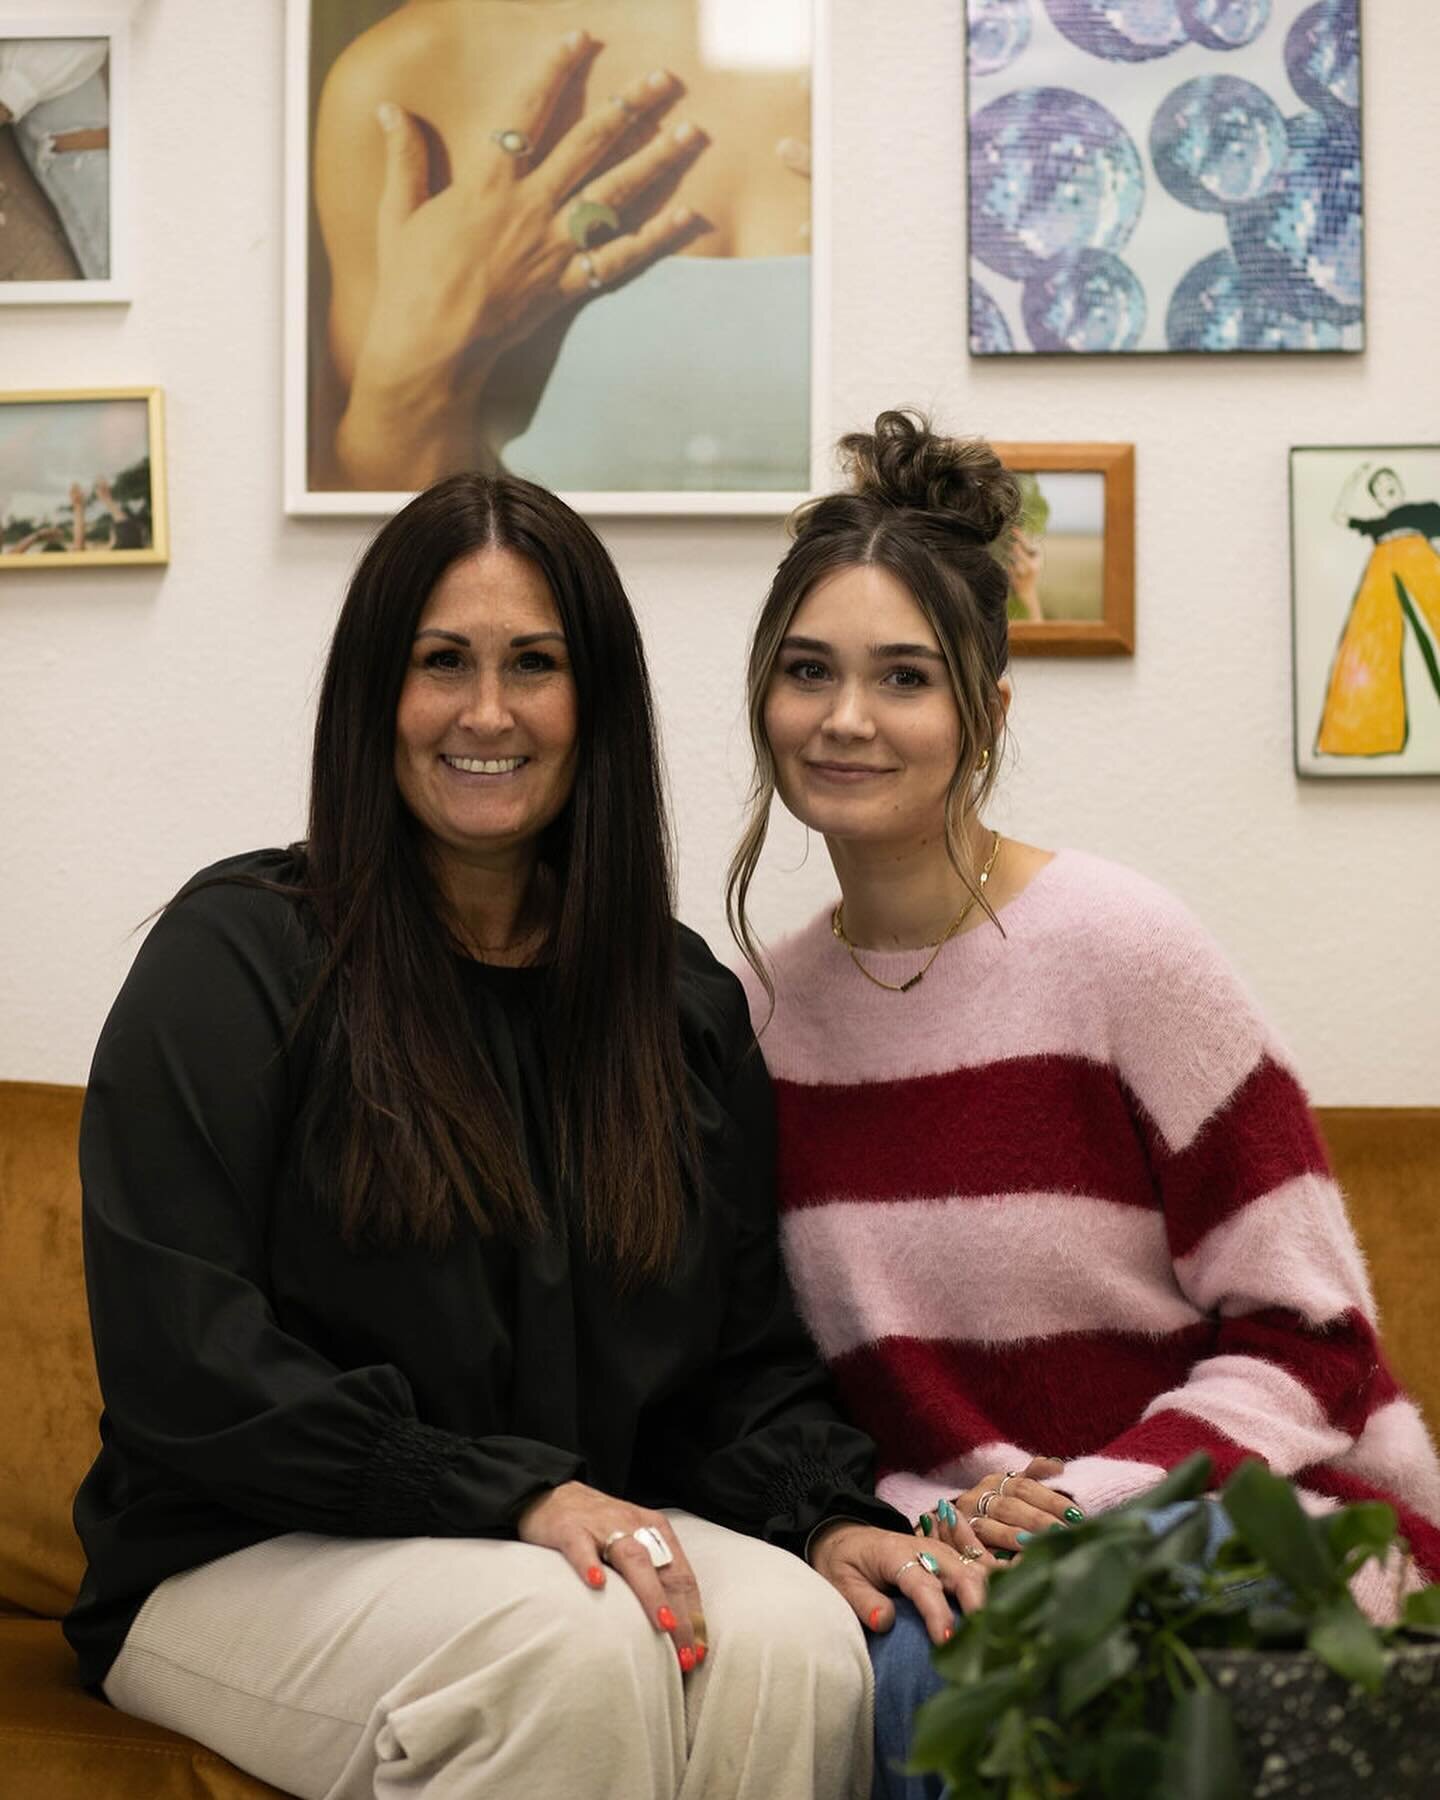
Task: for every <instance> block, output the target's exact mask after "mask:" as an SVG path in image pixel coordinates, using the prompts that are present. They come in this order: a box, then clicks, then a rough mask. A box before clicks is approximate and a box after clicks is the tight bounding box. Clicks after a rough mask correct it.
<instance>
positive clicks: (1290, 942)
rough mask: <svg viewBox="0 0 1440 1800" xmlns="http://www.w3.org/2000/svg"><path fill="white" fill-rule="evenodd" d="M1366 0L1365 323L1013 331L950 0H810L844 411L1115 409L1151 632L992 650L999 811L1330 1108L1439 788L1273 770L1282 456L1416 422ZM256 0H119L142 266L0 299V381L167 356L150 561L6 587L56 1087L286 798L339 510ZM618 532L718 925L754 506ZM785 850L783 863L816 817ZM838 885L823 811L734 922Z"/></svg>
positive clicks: (162, 367) (755, 582)
mask: <svg viewBox="0 0 1440 1800" xmlns="http://www.w3.org/2000/svg"><path fill="white" fill-rule="evenodd" d="M46 5H47V7H48V8H52V9H53V10H54V12H55V14H56V15H57V16H58V14H59V13H60V11H61V10H64V9H66V8H67V7H68V0H46ZM21 10H25V9H24V8H21ZM29 10H30V11H32V12H33V11H34V10H35V8H34V7H33V6H31V7H30V8H29ZM74 10H81V11H83V10H85V9H84V8H83V7H77V8H75V9H74ZM1364 12H1365V15H1366V16H1365V31H1366V38H1365V59H1366V66H1365V93H1366V102H1367V113H1366V119H1365V149H1366V187H1367V193H1368V199H1369V209H1370V210H1369V234H1368V256H1369V301H1370V312H1369V340H1370V346H1371V347H1370V349H1369V350H1368V351H1367V352H1366V353H1365V355H1364V356H1363V357H1360V358H1346V359H1334V360H1318V359H1316V360H1307V359H1303V358H1299V357H1296V358H1293V359H1285V358H1267V359H1246V360H1239V359H1237V360H1235V361H1226V360H1222V359H1219V358H1216V359H1214V360H1210V361H1178V360H1175V361H1172V360H1166V359H1158V360H1156V359H1141V358H1135V359H1132V360H1125V359H1118V360H1116V361H1113V362H1105V361H1098V360H1097V361H1088V362H1081V361H1077V362H1075V363H1074V364H1071V365H1057V364H1056V363H1054V362H1039V361H1037V362H1035V363H1033V364H1028V365H1027V364H1026V363H1024V362H1022V361H1005V362H989V363H972V362H970V360H969V359H968V358H967V356H966V353H965V346H964V306H963V294H964V281H963V267H964V259H963V226H964V215H963V180H962V171H963V135H962V101H961V88H960V78H959V71H960V68H961V20H962V16H963V7H962V4H961V0H903V3H899V4H887V5H883V6H882V5H879V4H876V3H875V0H836V4H835V7H834V16H835V25H834V34H835V54H834V61H835V78H836V85H835V110H836V117H837V122H838V124H839V127H840V129H839V132H838V137H839V140H840V141H839V143H838V145H837V149H836V188H837V192H838V193H839V194H841V195H843V196H844V200H843V205H842V207H841V208H840V210H839V211H838V213H837V218H836V231H835V258H834V261H835V307H834V334H833V373H832V386H833V392H834V396H835V413H834V416H835V419H836V422H837V425H838V424H841V423H843V424H847V425H848V424H852V423H854V422H858V421H862V420H865V419H867V418H869V417H871V416H873V414H874V413H875V412H876V411H877V410H878V409H879V408H880V407H882V406H884V405H888V404H894V403H896V402H900V401H906V400H915V401H919V402H921V403H923V404H927V405H931V406H933V407H935V408H936V409H937V410H938V412H939V413H940V416H941V417H942V419H943V420H944V421H945V422H947V423H948V424H950V425H952V426H954V427H962V428H964V429H967V430H978V431H983V432H987V433H989V434H991V435H994V436H1000V437H1007V438H1012V439H1045V438H1050V439H1065V438H1079V439H1083V438H1110V439H1131V440H1133V441H1134V442H1135V443H1136V445H1137V446H1138V619H1139V653H1138V655H1137V656H1136V658H1135V659H1134V660H1133V661H1115V662H1092V663H1085V662H1074V663H1065V662H1059V661H1056V662H1035V661H1031V662H1025V663H1022V664H1020V665H1019V667H1018V670H1017V688H1018V698H1017V704H1016V707H1015V712H1014V715H1013V717H1014V722H1015V726H1016V731H1017V734H1018V752H1019V754H1018V760H1017V761H1016V763H1015V764H1014V765H1013V766H1012V767H1011V769H1010V770H1009V772H1008V778H1007V782H1006V786H1005V798H1004V803H1003V812H1002V814H1001V815H999V816H998V822H999V823H1001V824H1002V825H1003V826H1005V827H1006V828H1007V829H1013V830H1014V831H1015V832H1017V833H1018V834H1021V835H1024V836H1026V837H1028V838H1030V839H1032V840H1034V841H1037V842H1039V843H1044V844H1073V845H1079V846H1083V847H1086V848H1090V849H1093V850H1096V851H1099V852H1102V853H1104V854H1107V855H1110V856H1114V857H1117V858H1120V859H1122V860H1124V861H1127V862H1130V863H1133V864H1135V865H1136V866H1138V867H1141V868H1143V869H1145V870H1148V871H1149V872H1151V873H1152V874H1154V875H1155V876H1157V877H1159V878H1160V879H1161V880H1162V881H1164V882H1167V883H1168V884H1170V885H1171V886H1172V887H1174V888H1175V889H1177V890H1178V891H1179V892H1180V893H1182V894H1183V895H1184V896H1185V897H1186V898H1187V899H1188V900H1189V902H1190V903H1191V904H1192V906H1194V907H1195V908H1196V910H1197V911H1198V912H1199V913H1200V914H1201V916H1202V917H1203V918H1204V919H1205V920H1206V921H1207V922H1208V923H1209V924H1210V926H1211V927H1212V929H1213V930H1214V931H1215V932H1216V933H1217V934H1218V936H1219V937H1220V939H1221V940H1222V942H1223V943H1224V944H1225V945H1226V946H1227V947H1228V948H1229V950H1230V952H1231V953H1232V955H1233V956H1234V958H1235V960H1236V961H1237V962H1238V964H1239V965H1240V967H1241V968H1242V970H1243V971H1244V973H1245V974H1246V976H1247V977H1248V978H1249V980H1250V981H1251V983H1252V984H1253V985H1254V986H1255V987H1256V988H1257V989H1258V990H1259V991H1260V993H1261V995H1262V997H1263V998H1264V1000H1265V1002H1266V1003H1267V1005H1268V1006H1269V1008H1270V1010H1271V1012H1272V1013H1273V1015H1274V1016H1275V1017H1276V1019H1277V1020H1278V1022H1279V1025H1280V1028H1281V1030H1282V1031H1283V1033H1284V1034H1285V1036H1286V1037H1287V1038H1288V1040H1289V1041H1290V1043H1291V1044H1292V1046H1293V1047H1294V1049H1295V1051H1296V1053H1297V1055H1298V1057H1299V1060H1300V1063H1301V1065H1302V1067H1303V1069H1304V1070H1305V1072H1306V1074H1307V1076H1308V1078H1309V1081H1310V1084H1311V1086H1312V1089H1313V1091H1314V1093H1315V1096H1316V1098H1317V1099H1318V1100H1320V1101H1322V1102H1325V1103H1329V1104H1346V1103H1348V1104H1356V1105H1379V1104H1396V1105H1403V1104H1427V1103H1430V1104H1433V1103H1435V1102H1440V783H1436V782H1424V781H1410V782H1404V781H1398V782H1386V783H1373V782H1366V783H1356V784H1347V783H1333V784H1325V785H1322V784H1314V783H1312V784H1307V785H1300V784H1298V783H1297V782H1296V780H1295V778H1294V776H1293V774H1292V773H1291V763H1290V643H1289V633H1290V627H1289V585H1288V556H1287V542H1286V457H1285V452H1286V448H1287V446H1288V445H1289V444H1291V443H1296V442H1299V443H1316V442H1326V441H1340V442H1347V441H1349V442H1363V441H1365V440H1367V439H1369V440H1373V441H1380V442H1385V441H1391V442H1400V443H1405V442H1424V441H1431V442H1434V441H1437V440H1440V404H1437V402H1440V354H1437V347H1436V336H1437V321H1440V307H1437V293H1440V133H1437V132H1436V130H1435V114H1434V105H1435V95H1436V94H1437V93H1440V25H1437V22H1436V18H1435V8H1434V4H1433V0H1372V4H1370V5H1368V6H1366V7H1365V9H1364ZM882 19H883V20H884V21H885V23H884V27H883V29H882V28H881V26H880V24H879V23H878V21H880V20H882ZM281 25H282V21H281V4H280V0H235V3H233V4H230V5H223V6H222V5H217V4H214V3H213V0H139V4H137V5H136V7H135V11H134V30H135V40H134V46H133V49H134V57H133V62H134V77H135V83H134V88H135V91H134V101H135V107H134V110H135V120H136V126H137V131H136V138H137V152H138V156H137V166H136V169H135V175H136V178H137V188H138V197H139V211H140V243H139V246H138V249H139V263H140V266H139V270H138V298H137V299H136V301H135V303H134V305H133V306H131V307H129V308H128V309H123V308H122V309H110V308H96V309H94V310H91V309H85V308H81V309H75V308H65V309H60V308H56V309H45V308H35V309H6V310H4V311H0V387H4V388H15V387H42V386H52V385H53V386H57V387H65V386H84V385H96V386H102V385H115V384H121V383H131V382H135V383H140V382H158V383H160V384H161V385H162V386H163V387H164V388H165V390H166V395H167V400H168V405H169V415H170V459H171V461H170V467H171V488H170V491H171V510H172V520H173V562H172V564H171V566H170V568H169V569H166V570H126V571H122V572H117V573H92V572H90V571H83V570H77V571H58V570H57V571H53V572H50V573H48V574H45V575H41V574H39V573H34V574H30V573H26V574H23V575H10V574H7V575H6V576H5V577H4V579H3V585H0V756H3V775H0V795H3V803H0V804H3V811H0V844H3V855H4V864H3V879H0V1077H27V1078H32V1079H39V1080H51V1081H79V1080H82V1079H83V1078H84V1075H85V1071H86V1067H87V1062H88V1058H89V1054H90V1049H91V1046H92V1044H93V1041H94V1038H95V1035H96V1032H97V1030H98V1028H99V1025H100V1022H101V1020H102V1018H103V1016H104V1013H105V1009H106V1007H107V1005H108V1003H109V1000H110V998H111V996H112V995H113V993H114V991H115V989H116V987H117V985H118V983H119V981H120V980H121V978H122V976H123V974H124V972H125V969H126V967H127V966H128V963H129V960H130V958H131V956H132V955H133V953H134V949H135V944H136V941H137V940H136V939H135V938H134V937H132V936H131V935H130V932H131V929H132V927H133V926H134V925H135V923H136V921H138V920H139V919H141V918H142V917H143V916H144V915H145V914H146V913H148V912H149V910H150V909H151V908H152V907H154V906H155V905H156V904H157V903H159V902H160V901H161V900H163V899H164V898H165V897H166V896H167V895H168V894H169V893H171V892H172V891H173V890H174V889H175V887H176V886H177V885H178V884H179V883H180V882H181V881H182V880H183V879H184V877H185V876H186V875H187V874H189V873H190V872H191V871H192V870H193V869H195V868H196V867H198V866H199V865H201V864H202V863H205V862H207V861H209V860H211V859H213V858H215V857H217V856H220V855H223V854H226V853H228V852H230V851H234V850H238V849H242V848H245V847H247V846H251V845H256V844H261V843H273V842H278V841H283V840H285V839H287V838H289V837H291V836H294V835H296V834H297V833H298V831H299V829H300V824H301V818H302V796H303V791H304V770H303V758H304V750H305V743H306V737H307V732H308V727H309V719H310V706H311V700H312V694H313V687H314V682H315V678H316V672H317V669H318V666H319V660H320V657H321V655H322V651H323V647H324V644H325V641H326V636H327V633H328V631H329V627H330V624H331V621H332V618H333V615H334V610H335V607H336V604H337V601H338V597H339V594H340V591H341V588H342V585H343V583H344V580H345V577H346V574H347V571H348V569H349V567H350V565H351V562H352V560H353V558H354V556H355V554H356V551H357V549H358V547H359V545H360V544H361V542H362V541H363V538H364V535H365V528H364V527H363V526H360V525H357V524H354V523H350V522H343V521H313V520H312V521H303V522H302V521H295V520H287V519H285V518H284V517H283V516H282V513H281V488H280V368H281V363H280V314H281V299H280V295H281V244H282V221H281V212H280V196H281V133H280V116H281V87H282V55H281V39H282V32H281ZM604 530H605V536H606V539H607V541H608V542H609V544H610V546H611V548H612V549H613V551H614V553H615V555H616V557H617V558H618V560H619V563H620V566H621V569H622V572H623V573H624V575H625V576H626V578H627V580H628V581H629V583H630V586H631V590H632V592H633V594H634V596H635V599H636V602H637V604H638V606H639V609H640V612H641V615H642V618H643V622H644V626H645V631H646V635H647V639H648V642H649V646H650V654H651V659H652V666H653V669H654V673H655V678H656V683H657V686H658V688H659V692H660V699H661V706H662V711H663V715H664V719H665V728H666V738H667V749H668V754H669V761H670V769H671V779H672V786H673V791H674V798H675V808H676V812H677V815H678V818H679V824H680V842H681V853H682V881H681V894H682V910H683V912H684V914H685V916H686V918H687V919H689V920H690V921H691V922H692V923H694V924H695V925H697V926H698V927H699V928H700V929H701V930H703V931H704V932H705V933H706V934H707V936H709V938H710V939H711V942H712V943H714V944H715V945H716V947H717V948H719V949H721V950H722V952H723V951H724V948H725V938H724V927H723V915H722V911H721V905H720V885H721V876H722V870H723V867H724V863H725V859H726V855H727V852H728V849H729V845H730V841H731V837H732V834H733V831H734V827H735V823H736V820H737V817H738V794H739V787H740V781H741V777H742V774H743V767H744V762H743V746H742V734H741V728H740V725H739V717H740V681H739V675H740V665H741V657H742V651H743V646H744V641H745V634H746V629H747V625H748V622H749V620H750V617H751V615H752V612H753V609H754V607H755V605H756V603H757V601H758V599H759V597H760V594H761V593H762V591H763V589H764V586H765V584H766V581H767V579H768V575H769V572H770V570H771V568H772V567H773V565H774V562H775V560H776V558H777V556H778V554H779V551H780V548H781V537H780V531H779V527H778V525H777V524H774V523H772V522H768V521H748V522H747V521H734V522H731V521H722V520H709V521H698V522H695V523H693V524H692V523H687V522H684V521H673V520H672V521H655V522H651V521H641V520H626V521H618V522H611V523H609V524H608V525H606V526H605V528H604ZM776 851H777V854H776V855H775V856H774V857H773V858H772V867H774V868H778V867H780V866H782V865H783V866H784V867H785V868H787V869H790V870H793V869H794V868H795V867H796V865H797V864H798V863H799V862H800V859H801V857H802V856H803V854H804V843H803V837H802V835H801V834H798V833H796V832H794V831H793V830H781V831H780V832H779V833H778V834H777V838H776ZM828 891H829V871H828V867H827V865H826V860H825V855H824V848H823V845H821V844H819V843H818V842H817V843H815V844H814V845H812V846H811V849H810V854H809V858H808V862H807V863H806V864H805V866H804V868H803V870H802V871H801V872H800V873H798V874H796V873H791V874H789V875H788V876H786V877H785V878H784V879H779V878H770V879H767V881H766V883H765V885H764V888H763V890H762V893H761V896H760V906H759V909H758V911H759V916H760V918H761V920H762V922H763V923H764V924H766V925H767V926H770V927H775V928H782V927H786V926H788V925H790V924H793V923H797V922H798V921H799V920H800V919H801V918H803V917H805V916H806V915H807V914H808V913H809V911H810V910H811V909H812V908H814V907H815V906H816V905H818V904H819V903H820V901H821V900H822V899H823V898H824V896H825V895H826V894H827V893H828Z"/></svg>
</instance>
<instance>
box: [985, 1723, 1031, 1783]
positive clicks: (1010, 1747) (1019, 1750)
mask: <svg viewBox="0 0 1440 1800" xmlns="http://www.w3.org/2000/svg"><path fill="white" fill-rule="evenodd" d="M980 1773H981V1774H982V1775H990V1776H997V1775H1009V1776H1010V1777H1011V1778H1012V1779H1017V1780H1023V1779H1024V1778H1025V1776H1027V1775H1028V1774H1029V1773H1030V1723H1029V1721H1028V1720H1027V1719H1026V1717H1025V1714H1024V1712H1023V1711H1022V1710H1021V1708H1020V1707H1018V1706H1011V1707H1007V1708H1006V1710H1005V1712H1004V1714H1003V1715H1002V1716H1001V1719H1000V1725H999V1728H998V1729H997V1731H996V1733H995V1741H994V1743H993V1744H992V1745H991V1746H990V1749H989V1752H988V1754H987V1755H986V1757H985V1760H984V1762H982V1763H981V1765H980ZM1012 1791H1013V1790H1012Z"/></svg>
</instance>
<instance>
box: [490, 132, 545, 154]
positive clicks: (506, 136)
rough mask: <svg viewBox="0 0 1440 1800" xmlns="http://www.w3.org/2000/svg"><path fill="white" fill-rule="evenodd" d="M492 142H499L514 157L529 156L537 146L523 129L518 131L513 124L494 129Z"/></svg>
mask: <svg viewBox="0 0 1440 1800" xmlns="http://www.w3.org/2000/svg"><path fill="white" fill-rule="evenodd" d="M490 142H491V143H492V144H498V145H499V146H500V148H501V149H502V150H503V151H504V152H505V154H506V155H507V156H514V157H521V156H528V155H529V154H530V152H531V151H532V150H533V149H534V148H535V146H534V144H532V143H531V141H530V139H529V138H528V137H527V136H526V135H525V133H524V132H523V131H516V130H515V129H514V128H513V127H512V126H505V127H503V128H502V129H501V130H499V131H492V132H491V133H490Z"/></svg>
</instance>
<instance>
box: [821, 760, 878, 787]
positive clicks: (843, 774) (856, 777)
mask: <svg viewBox="0 0 1440 1800" xmlns="http://www.w3.org/2000/svg"><path fill="white" fill-rule="evenodd" d="M805 767H806V770H807V771H808V772H809V773H810V774H812V775H818V776H819V777H820V779H821V780H822V781H838V782H842V783H846V784H850V783H853V782H857V781H868V780H869V779H870V778H871V777H872V776H875V775H889V774H892V773H893V770H890V769H877V768H874V767H872V766H871V765H870V764H869V763H821V762H807V763H806V765H805Z"/></svg>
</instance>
